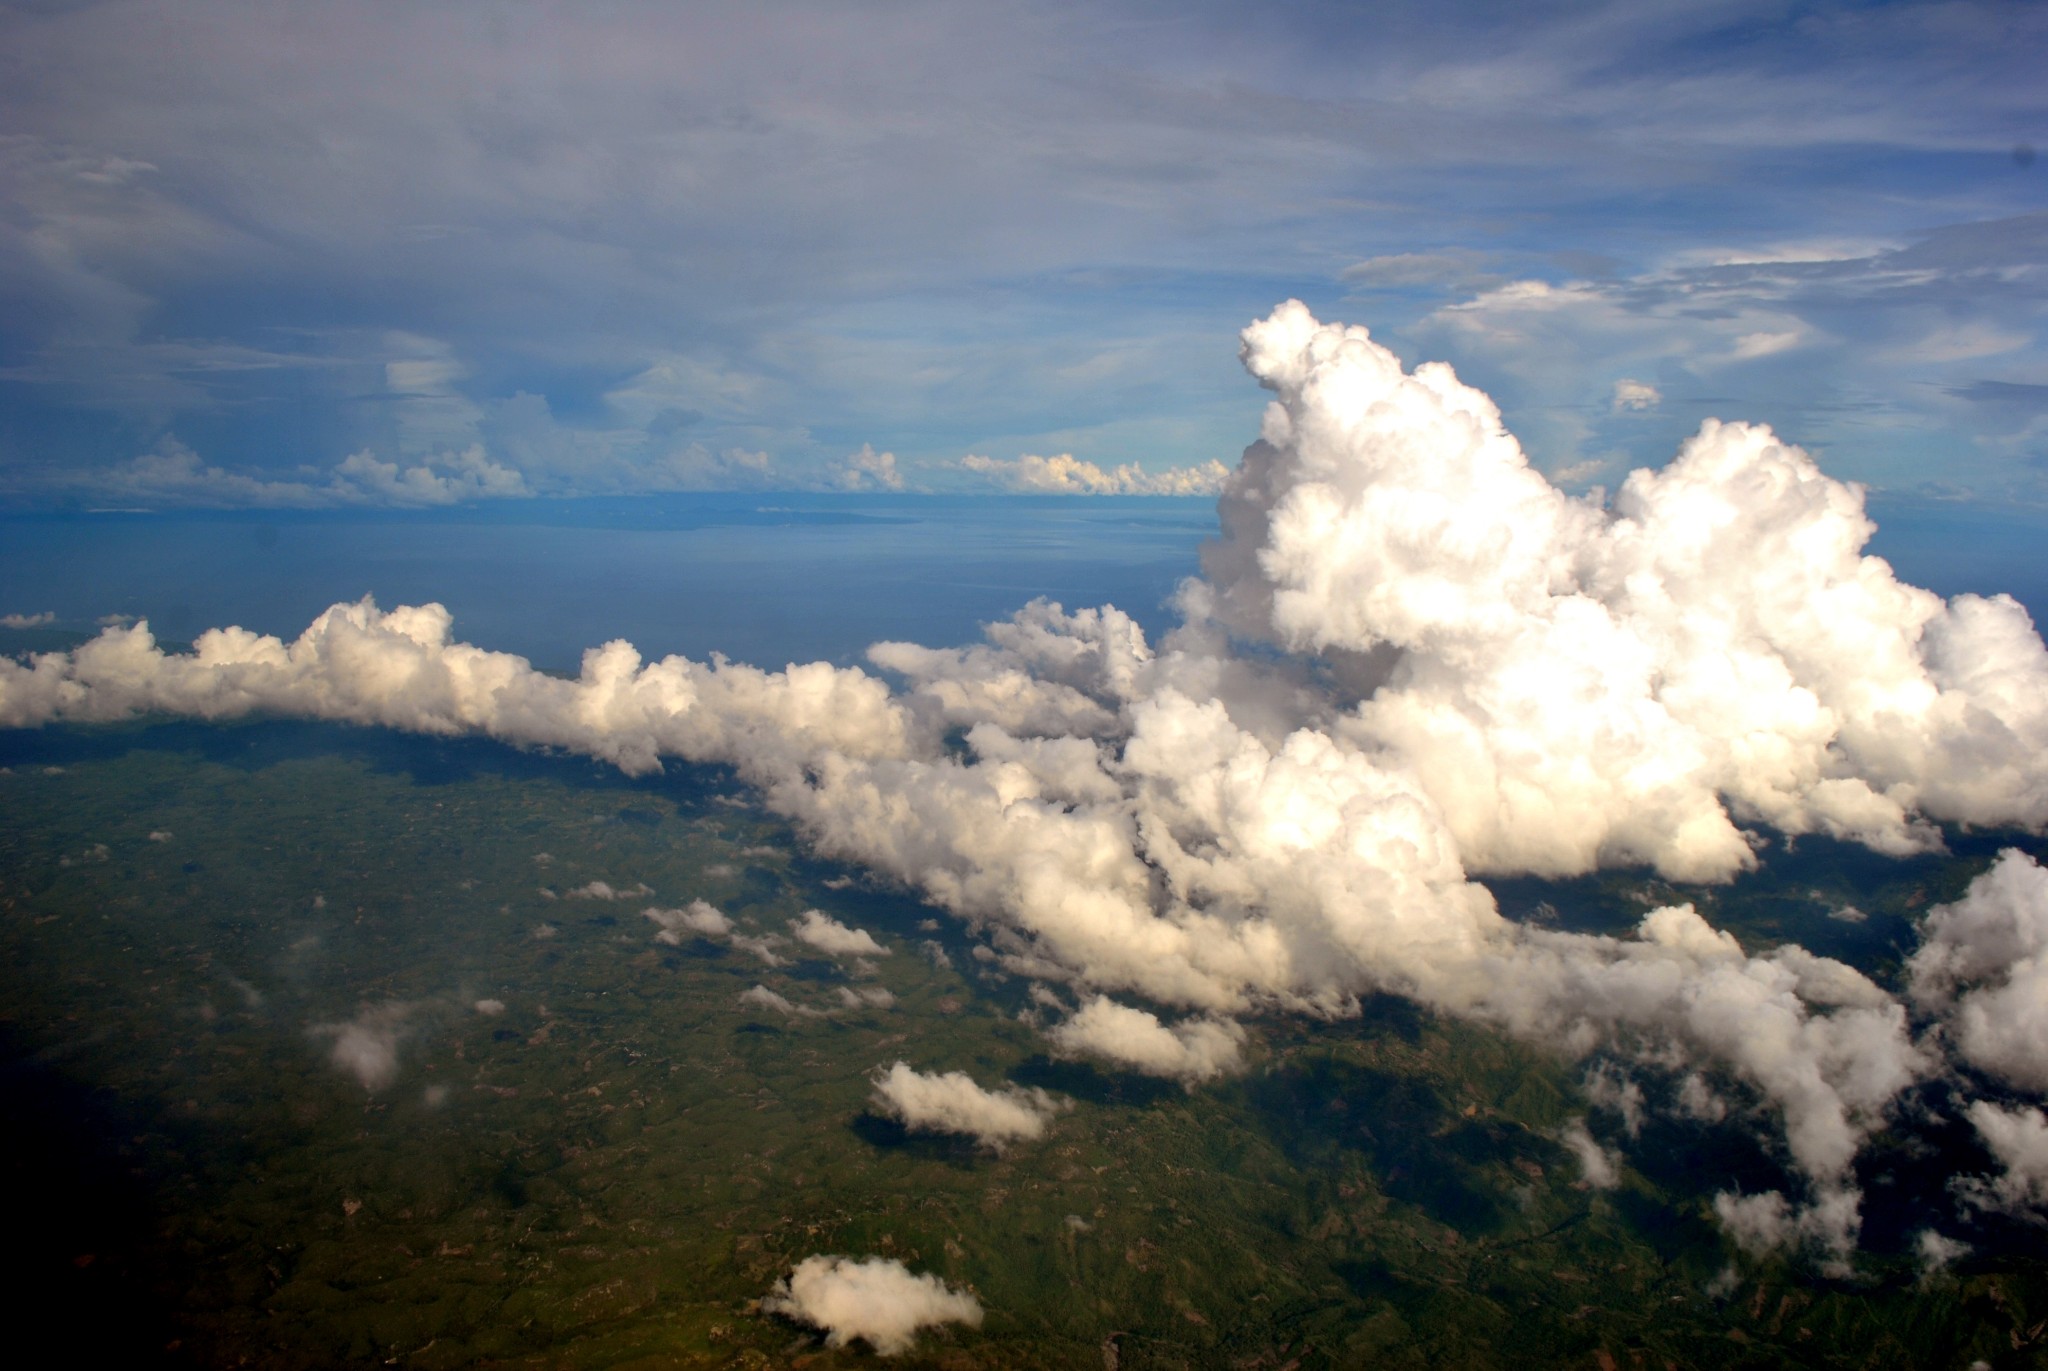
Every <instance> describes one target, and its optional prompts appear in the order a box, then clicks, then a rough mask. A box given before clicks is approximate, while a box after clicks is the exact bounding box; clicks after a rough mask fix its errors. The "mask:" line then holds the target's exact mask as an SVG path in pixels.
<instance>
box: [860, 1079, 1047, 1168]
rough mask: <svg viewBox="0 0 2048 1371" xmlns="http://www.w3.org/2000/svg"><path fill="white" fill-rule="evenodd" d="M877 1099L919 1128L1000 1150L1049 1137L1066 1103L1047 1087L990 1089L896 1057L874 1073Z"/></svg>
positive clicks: (907, 1124) (900, 1119) (909, 1125)
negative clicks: (1050, 1127)
mask: <svg viewBox="0 0 2048 1371" xmlns="http://www.w3.org/2000/svg"><path fill="white" fill-rule="evenodd" d="M874 1086H875V1090H874V1097H873V1098H874V1103H875V1107H876V1108H878V1109H880V1110H881V1111H882V1112H883V1113H884V1114H887V1115H888V1116H889V1117H890V1118H892V1119H895V1120H897V1121H898V1122H900V1123H901V1124H902V1125H903V1126H904V1127H905V1128H908V1129H910V1130H911V1131H912V1132H914V1133H958V1134H960V1135H962V1136H963V1137H969V1138H972V1139H974V1140H975V1141H976V1142H978V1143H980V1144H981V1145H982V1146H984V1147H989V1148H993V1149H994V1150H996V1151H998V1152H1000V1151H1002V1150H1003V1149H1004V1148H1006V1147H1008V1146H1010V1145H1011V1144H1012V1143H1018V1142H1035V1141H1036V1140H1038V1139H1039V1138H1042V1137H1044V1136H1045V1126H1046V1122H1047V1121H1048V1120H1049V1119H1051V1118H1052V1116H1053V1115H1054V1114H1056V1113H1058V1112H1059V1111H1060V1110H1061V1109H1062V1108H1064V1107H1065V1105H1066V1102H1065V1101H1063V1100H1060V1099H1057V1098H1056V1097H1054V1096H1052V1095H1049V1094H1047V1093H1046V1092H1045V1091H1043V1090H1027V1089H1024V1088H1022V1087H1019V1086H1011V1087H1010V1088H1008V1089H1006V1090H985V1089H983V1088H982V1087H981V1086H979V1085H977V1084H975V1081H974V1078H973V1077H972V1076H969V1075H968V1074H967V1073H966V1072H964V1071H948V1072H945V1073H943V1074H937V1073H933V1074H927V1073H925V1072H922V1071H914V1070H912V1069H911V1068H910V1066H909V1065H908V1064H907V1063H904V1062H897V1063H896V1064H895V1065H894V1066H892V1067H890V1068H889V1069H888V1070H886V1071H878V1072H877V1073H876V1075H875V1078H874Z"/></svg>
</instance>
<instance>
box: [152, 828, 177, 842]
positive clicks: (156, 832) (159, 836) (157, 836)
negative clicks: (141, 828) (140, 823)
mask: <svg viewBox="0 0 2048 1371" xmlns="http://www.w3.org/2000/svg"><path fill="white" fill-rule="evenodd" d="M171 837H172V834H171V830H169V829H168V828H157V829H151V830H150V834H149V840H150V841H151V842H153V843H167V842H169V841H170V840H171Z"/></svg>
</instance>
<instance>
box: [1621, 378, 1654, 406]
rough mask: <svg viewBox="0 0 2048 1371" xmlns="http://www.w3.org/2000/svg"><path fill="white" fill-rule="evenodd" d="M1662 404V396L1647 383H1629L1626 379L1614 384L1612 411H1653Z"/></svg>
mask: <svg viewBox="0 0 2048 1371" xmlns="http://www.w3.org/2000/svg"><path fill="white" fill-rule="evenodd" d="M1663 403H1664V394H1663V392H1662V391H1660V390H1658V389H1657V388H1656V387H1655V386H1653V385H1651V384H1650V383H1649V382H1648V381H1631V380H1628V379H1627V378H1626V377H1624V378H1623V379H1621V380H1619V381H1616V382H1615V383H1614V409H1615V412H1616V413H1620V412H1622V411H1624V410H1647V409H1655V408H1656V407H1657V406H1658V405H1661V404H1663Z"/></svg>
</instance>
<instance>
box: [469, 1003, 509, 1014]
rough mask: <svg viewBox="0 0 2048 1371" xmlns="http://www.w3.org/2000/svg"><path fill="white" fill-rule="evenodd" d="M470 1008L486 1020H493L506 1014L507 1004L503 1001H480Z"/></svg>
mask: <svg viewBox="0 0 2048 1371" xmlns="http://www.w3.org/2000/svg"><path fill="white" fill-rule="evenodd" d="M470 1007H471V1008H473V1009H474V1010H476V1012H477V1013H479V1014H481V1015H483V1016H484V1017H485V1018H491V1017H494V1016H496V1015H499V1014H503V1013H504V1012H505V1002H504V1001H503V1000H478V1001H477V1002H476V1003H475V1004H474V1005H472V1006H470Z"/></svg>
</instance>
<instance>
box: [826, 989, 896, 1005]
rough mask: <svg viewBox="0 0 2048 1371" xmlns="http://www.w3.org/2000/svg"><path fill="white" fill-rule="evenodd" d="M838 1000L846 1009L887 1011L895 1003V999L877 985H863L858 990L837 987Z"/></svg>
mask: <svg viewBox="0 0 2048 1371" xmlns="http://www.w3.org/2000/svg"><path fill="white" fill-rule="evenodd" d="M839 1000H840V1003H842V1004H844V1005H845V1006H846V1007H847V1008H848V1009H889V1008H892V1007H894V1005H895V1003H896V997H895V996H894V995H893V994H891V993H890V992H888V991H887V990H884V989H883V988H882V987H881V986H879V985H864V986H861V987H859V988H858V989H856V988H855V987H853V986H850V985H842V986H840V987H839Z"/></svg>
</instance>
